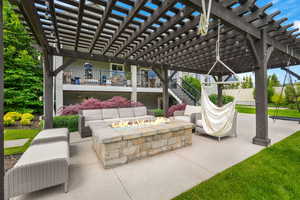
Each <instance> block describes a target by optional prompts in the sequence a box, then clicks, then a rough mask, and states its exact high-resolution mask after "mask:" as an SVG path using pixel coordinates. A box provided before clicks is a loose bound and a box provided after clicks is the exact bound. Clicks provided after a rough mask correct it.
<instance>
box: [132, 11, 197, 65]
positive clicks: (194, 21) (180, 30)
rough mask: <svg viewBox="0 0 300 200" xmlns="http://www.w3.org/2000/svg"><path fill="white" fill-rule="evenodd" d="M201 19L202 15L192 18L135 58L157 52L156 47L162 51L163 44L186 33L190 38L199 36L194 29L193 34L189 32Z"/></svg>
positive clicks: (158, 50)
mask: <svg viewBox="0 0 300 200" xmlns="http://www.w3.org/2000/svg"><path fill="white" fill-rule="evenodd" d="M199 20H200V17H199V16H197V17H195V18H194V19H192V20H191V21H189V22H187V23H185V24H184V26H183V27H181V28H176V29H175V30H174V32H173V33H171V34H168V36H166V37H164V38H163V39H162V40H159V41H158V42H154V44H153V45H152V46H151V47H150V48H147V49H146V50H143V51H141V52H140V53H138V54H137V55H136V56H134V58H135V59H138V58H141V57H144V56H146V55H147V54H149V55H151V53H152V52H155V50H156V49H157V51H156V52H160V51H161V50H162V49H163V47H162V45H164V44H167V43H168V42H169V41H171V40H174V39H175V38H177V37H180V36H181V35H182V34H184V33H186V34H188V35H189V38H194V37H196V36H197V33H196V31H194V32H193V33H191V34H189V33H190V31H191V30H193V29H195V27H196V26H197V25H198V23H199ZM174 42H178V43H179V41H174ZM170 45H171V44H170ZM168 46H169V45H168Z"/></svg>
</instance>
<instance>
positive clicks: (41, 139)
mask: <svg viewBox="0 0 300 200" xmlns="http://www.w3.org/2000/svg"><path fill="white" fill-rule="evenodd" d="M61 140H65V141H68V140H69V130H68V129H67V128H53V129H45V130H43V131H41V132H40V133H39V134H38V135H37V136H36V137H35V138H34V139H33V140H32V142H31V144H40V143H45V142H52V141H61Z"/></svg>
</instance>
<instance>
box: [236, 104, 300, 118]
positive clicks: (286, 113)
mask: <svg viewBox="0 0 300 200" xmlns="http://www.w3.org/2000/svg"><path fill="white" fill-rule="evenodd" d="M236 109H237V111H238V112H239V113H246V114H255V113H256V109H255V108H254V107H250V106H242V105H237V106H236ZM276 112H277V111H276V109H268V114H269V115H270V116H274V115H277V116H282V117H295V118H300V112H298V110H291V109H279V110H278V113H277V114H276Z"/></svg>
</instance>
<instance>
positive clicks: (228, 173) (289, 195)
mask: <svg viewBox="0 0 300 200" xmlns="http://www.w3.org/2000/svg"><path fill="white" fill-rule="evenodd" d="M299 166H300V131H299V132H297V133H295V134H293V135H291V136H290V137H288V138H286V139H284V140H283V141H281V142H279V143H277V144H275V145H273V146H271V147H269V148H266V149H264V150H262V151H261V152H259V153H257V154H256V155H254V156H252V157H250V158H248V159H247V160H245V161H243V162H241V163H239V164H237V165H235V166H233V167H231V168H229V169H227V170H225V171H223V172H221V173H219V174H217V175H216V176H214V177H212V178H211V179H209V180H207V181H205V182H203V183H201V184H199V185H197V186H195V187H193V188H192V189H190V190H189V191H187V192H185V193H183V194H181V195H179V196H178V197H176V198H174V199H173V200H190V199H193V200H200V199H201V200H219V199H220V200H232V199H235V200H239V199H240V200H252V199H265V200H276V199H278V200H282V199H298V198H299V196H300V167H299Z"/></svg>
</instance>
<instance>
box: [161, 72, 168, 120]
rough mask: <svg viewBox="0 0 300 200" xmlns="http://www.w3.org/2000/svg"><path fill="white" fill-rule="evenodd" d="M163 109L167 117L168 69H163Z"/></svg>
mask: <svg viewBox="0 0 300 200" xmlns="http://www.w3.org/2000/svg"><path fill="white" fill-rule="evenodd" d="M163 79H164V81H162V82H163V109H164V113H165V117H166V116H167V113H168V109H169V75H168V69H163Z"/></svg>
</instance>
